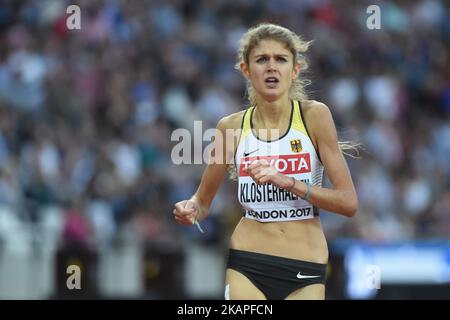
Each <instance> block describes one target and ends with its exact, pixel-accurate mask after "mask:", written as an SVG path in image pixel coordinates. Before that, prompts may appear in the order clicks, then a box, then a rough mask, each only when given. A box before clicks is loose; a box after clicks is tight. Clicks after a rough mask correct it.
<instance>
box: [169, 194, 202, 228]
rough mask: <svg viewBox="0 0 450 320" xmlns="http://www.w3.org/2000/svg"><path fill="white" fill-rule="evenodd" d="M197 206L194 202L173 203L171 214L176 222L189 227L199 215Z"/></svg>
mask: <svg viewBox="0 0 450 320" xmlns="http://www.w3.org/2000/svg"><path fill="white" fill-rule="evenodd" d="M199 212H200V210H199V205H198V204H197V202H195V201H194V200H183V201H180V202H177V203H175V209H174V210H173V214H174V216H175V220H176V222H178V224H183V225H191V224H193V223H194V221H195V219H196V218H197V216H198V214H199Z"/></svg>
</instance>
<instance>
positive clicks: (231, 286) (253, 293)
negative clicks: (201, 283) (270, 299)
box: [225, 269, 266, 300]
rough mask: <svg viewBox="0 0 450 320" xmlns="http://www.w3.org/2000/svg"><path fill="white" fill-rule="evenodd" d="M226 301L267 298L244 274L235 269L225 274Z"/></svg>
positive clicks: (228, 270)
mask: <svg viewBox="0 0 450 320" xmlns="http://www.w3.org/2000/svg"><path fill="white" fill-rule="evenodd" d="M227 295H228V297H227ZM225 299H230V300H266V297H265V296H264V294H263V293H262V292H261V290H259V289H258V288H257V287H256V286H255V285H254V284H253V283H252V282H251V281H250V280H249V279H248V278H247V277H246V276H244V275H243V274H242V273H240V272H238V271H236V270H233V269H227V272H226V274H225Z"/></svg>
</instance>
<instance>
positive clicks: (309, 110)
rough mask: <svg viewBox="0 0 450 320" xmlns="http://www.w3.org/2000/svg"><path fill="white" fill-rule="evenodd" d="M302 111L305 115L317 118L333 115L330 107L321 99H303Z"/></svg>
mask: <svg viewBox="0 0 450 320" xmlns="http://www.w3.org/2000/svg"><path fill="white" fill-rule="evenodd" d="M302 112H303V114H304V115H305V117H307V116H309V117H310V118H313V119H314V118H316V117H321V116H328V115H331V112H330V108H328V106H327V105H326V104H325V103H323V102H320V101H316V100H304V101H302Z"/></svg>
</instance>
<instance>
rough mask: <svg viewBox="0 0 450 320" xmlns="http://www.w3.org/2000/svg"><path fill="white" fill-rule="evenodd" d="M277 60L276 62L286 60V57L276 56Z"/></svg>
mask: <svg viewBox="0 0 450 320" xmlns="http://www.w3.org/2000/svg"><path fill="white" fill-rule="evenodd" d="M277 61H278V62H286V61H287V59H286V58H283V57H278V58H277Z"/></svg>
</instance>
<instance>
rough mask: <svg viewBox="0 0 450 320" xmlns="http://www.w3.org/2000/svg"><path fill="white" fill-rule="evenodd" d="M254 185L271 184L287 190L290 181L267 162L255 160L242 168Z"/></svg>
mask: <svg viewBox="0 0 450 320" xmlns="http://www.w3.org/2000/svg"><path fill="white" fill-rule="evenodd" d="M244 171H246V172H247V173H248V174H249V175H250V177H251V178H252V179H253V180H254V181H255V182H256V184H267V183H271V184H273V185H274V186H277V187H278V188H284V189H286V188H288V187H290V186H291V184H292V179H290V178H289V177H287V176H285V175H284V174H282V173H279V172H278V170H277V169H276V168H275V167H274V166H271V165H270V163H269V161H267V160H265V159H261V160H255V161H253V162H252V164H251V165H249V166H248V167H247V168H244Z"/></svg>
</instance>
